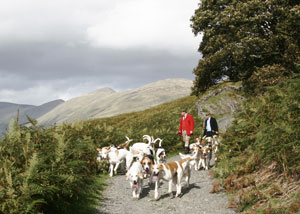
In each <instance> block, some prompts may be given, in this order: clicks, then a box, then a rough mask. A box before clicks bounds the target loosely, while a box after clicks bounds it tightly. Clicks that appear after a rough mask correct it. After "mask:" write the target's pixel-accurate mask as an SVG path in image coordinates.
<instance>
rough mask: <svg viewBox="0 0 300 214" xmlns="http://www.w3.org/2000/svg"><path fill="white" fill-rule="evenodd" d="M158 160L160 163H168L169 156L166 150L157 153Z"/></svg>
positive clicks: (161, 149) (159, 150) (160, 149)
mask: <svg viewBox="0 0 300 214" xmlns="http://www.w3.org/2000/svg"><path fill="white" fill-rule="evenodd" d="M156 158H157V160H159V161H160V162H166V160H167V155H166V151H165V149H164V148H158V149H157V151H156Z"/></svg>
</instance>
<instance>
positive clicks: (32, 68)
mask: <svg viewBox="0 0 300 214" xmlns="http://www.w3.org/2000/svg"><path fill="white" fill-rule="evenodd" d="M197 58H198V54H197V53H194V54H190V55H188V56H180V55H175V54H172V53H170V52H168V51H166V50H147V49H142V48H141V49H130V50H115V49H104V48H93V47H90V46H88V45H75V46H70V45H69V46H68V45H65V44H64V43H32V44H30V43H24V44H14V45H5V46H3V45H2V46H1V47H0V75H1V76H4V77H5V76H6V77H9V76H14V75H15V76H17V77H18V79H16V81H15V82H14V81H12V82H11V83H10V85H9V84H3V85H2V84H1V86H0V88H2V89H3V88H6V89H8V88H12V89H21V88H22V87H24V88H26V87H31V86H32V85H33V84H37V83H38V82H43V81H47V82H49V81H50V82H51V81H52V84H55V83H57V84H59V82H56V81H61V80H65V81H64V83H63V84H66V86H65V87H67V85H72V84H76V83H78V82H80V81H87V80H92V81H97V82H98V81H99V84H102V85H103V84H107V83H109V82H110V83H113V82H118V83H117V87H118V88H119V89H126V88H129V87H130V88H133V87H138V86H141V85H143V84H145V83H148V82H152V81H156V80H159V79H165V78H176V77H182V78H188V79H193V74H192V70H193V67H194V66H195V65H196V62H197ZM116 80H118V81H116ZM122 80H124V81H122ZM68 81H69V84H67V83H68ZM128 81H130V84H128ZM115 87H116V86H115Z"/></svg>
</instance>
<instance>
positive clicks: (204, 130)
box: [203, 120, 207, 136]
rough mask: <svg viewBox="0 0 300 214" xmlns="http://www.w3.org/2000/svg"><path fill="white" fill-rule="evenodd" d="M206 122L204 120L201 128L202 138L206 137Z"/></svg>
mask: <svg viewBox="0 0 300 214" xmlns="http://www.w3.org/2000/svg"><path fill="white" fill-rule="evenodd" d="M206 121H207V120H204V126H203V136H205V135H206Z"/></svg>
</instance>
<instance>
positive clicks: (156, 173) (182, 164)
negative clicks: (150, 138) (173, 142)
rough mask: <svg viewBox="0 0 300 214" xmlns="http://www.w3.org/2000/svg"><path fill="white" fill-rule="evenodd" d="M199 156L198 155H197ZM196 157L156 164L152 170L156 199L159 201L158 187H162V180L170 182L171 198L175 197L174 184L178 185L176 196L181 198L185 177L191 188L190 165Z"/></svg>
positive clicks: (169, 191)
mask: <svg viewBox="0 0 300 214" xmlns="http://www.w3.org/2000/svg"><path fill="white" fill-rule="evenodd" d="M196 155H197V154H196ZM196 155H193V156H192V157H187V158H185V159H183V160H180V161H173V162H168V163H164V164H155V165H154V166H153V168H152V173H153V180H154V181H155V190H154V191H155V192H154V199H155V200H158V198H159V194H158V187H159V185H160V180H165V181H167V182H169V189H168V193H169V195H170V197H173V194H172V184H175V185H176V195H175V197H179V196H181V181H182V178H183V177H184V176H185V178H186V183H187V186H189V180H190V172H191V171H190V166H189V163H190V161H191V160H192V159H195V158H196Z"/></svg>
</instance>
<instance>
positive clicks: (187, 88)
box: [38, 79, 192, 125]
mask: <svg viewBox="0 0 300 214" xmlns="http://www.w3.org/2000/svg"><path fill="white" fill-rule="evenodd" d="M191 87H192V81H191V80H186V79H166V80H160V81H157V82H154V83H150V84H148V85H145V86H143V87H141V88H137V89H133V90H126V91H121V92H115V91H114V90H112V89H110V88H103V89H99V90H96V91H94V92H91V93H88V94H85V95H83V96H79V97H76V98H73V99H71V100H69V101H66V102H65V103H63V104H62V105H59V106H58V107H56V108H54V109H53V110H52V111H50V112H48V113H47V114H45V115H43V116H42V117H40V118H38V121H39V123H40V124H45V125H51V124H54V123H57V124H60V123H63V122H68V123H70V122H74V121H80V120H88V119H94V118H103V117H110V116H114V115H119V114H123V113H129V112H135V111H140V110H144V109H147V108H150V107H152V106H156V105H159V104H162V103H165V102H168V101H172V100H174V99H177V98H181V97H184V96H187V95H189V94H190V93H191Z"/></svg>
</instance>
